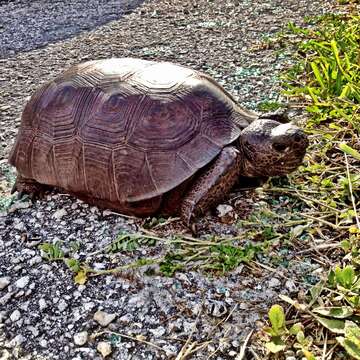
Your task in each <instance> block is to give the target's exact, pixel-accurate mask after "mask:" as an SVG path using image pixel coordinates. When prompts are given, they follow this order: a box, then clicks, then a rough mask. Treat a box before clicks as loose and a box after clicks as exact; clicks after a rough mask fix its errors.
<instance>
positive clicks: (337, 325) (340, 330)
mask: <svg viewBox="0 0 360 360" xmlns="http://www.w3.org/2000/svg"><path fill="white" fill-rule="evenodd" d="M315 319H316V320H317V321H318V322H319V323H320V324H321V325H322V326H324V327H326V328H327V329H329V330H330V331H332V332H333V333H336V334H344V333H345V321H344V320H337V319H328V318H324V317H321V316H315Z"/></svg>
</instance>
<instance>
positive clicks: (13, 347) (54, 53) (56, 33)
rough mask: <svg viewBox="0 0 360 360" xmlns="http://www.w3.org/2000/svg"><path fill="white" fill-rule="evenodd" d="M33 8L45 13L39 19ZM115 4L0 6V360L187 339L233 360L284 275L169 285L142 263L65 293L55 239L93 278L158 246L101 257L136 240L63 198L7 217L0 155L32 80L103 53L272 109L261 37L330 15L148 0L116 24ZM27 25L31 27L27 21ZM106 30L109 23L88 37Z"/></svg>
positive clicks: (128, 227) (272, 71) (164, 349)
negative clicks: (119, 243)
mask: <svg viewBox="0 0 360 360" xmlns="http://www.w3.org/2000/svg"><path fill="white" fill-rule="evenodd" d="M39 3H41V4H42V6H41V8H42V9H44V10H39V11H37V10H36V6H37V5H36V4H39ZM118 3H119V2H116V1H105V0H103V1H101V2H99V1H87V2H85V1H80V0H71V1H50V0H49V1H45V0H44V1H41V2H40V1H14V2H6V3H5V5H4V3H0V19H1V20H0V21H2V24H3V25H2V26H3V28H0V44H1V46H2V54H3V56H4V58H3V59H0V69H1V73H0V127H1V133H0V171H1V172H0V206H2V210H0V211H2V214H1V216H0V234H1V238H0V358H1V359H13V358H15V359H20V358H21V359H40V358H41V359H44V358H46V359H61V360H67V359H73V360H74V359H100V358H101V357H102V355H101V353H102V354H106V353H108V352H109V351H111V354H112V355H110V356H112V357H113V358H114V359H124V360H125V359H171V358H175V357H176V355H177V354H178V353H179V351H180V350H181V348H182V346H183V345H184V343H185V342H186V340H187V339H188V338H189V336H191V338H190V341H191V342H194V341H197V342H198V343H199V344H201V343H204V347H203V348H202V349H201V350H199V351H198V352H197V353H196V354H195V355H193V358H194V359H205V358H207V357H208V356H210V355H211V354H213V355H212V358H214V359H219V360H220V359H232V358H235V357H236V355H237V354H238V352H239V350H240V346H241V344H242V342H243V340H244V339H245V337H246V336H247V335H248V333H249V332H250V331H251V330H252V329H254V328H255V327H256V326H260V325H261V323H262V320H261V319H262V318H263V316H264V314H265V313H266V311H267V309H268V307H269V305H270V304H271V303H273V302H275V301H277V300H276V299H277V295H278V294H279V293H284V294H289V293H294V292H296V291H297V290H298V289H297V288H296V286H295V284H294V282H292V281H291V279H287V278H286V277H287V276H289V274H288V273H287V270H286V269H279V270H278V272H277V273H276V274H274V273H272V272H267V271H261V272H260V271H259V272H256V271H255V272H254V271H252V272H251V273H250V271H249V268H248V267H244V266H240V267H239V268H238V269H236V270H235V271H233V272H232V273H230V274H228V275H227V276H226V277H218V278H212V277H209V276H204V275H203V274H201V273H198V272H188V273H177V274H176V275H175V276H174V277H172V278H166V277H163V276H160V275H159V273H158V269H157V268H156V267H154V266H149V267H148V268H142V269H141V270H137V271H124V272H123V273H120V274H117V275H116V276H110V275H107V276H99V277H94V278H91V279H90V280H89V281H88V282H87V283H86V284H85V285H76V284H75V283H74V279H73V275H72V273H71V271H70V270H69V269H68V268H67V267H66V266H65V265H64V264H63V263H62V262H48V261H46V260H45V259H44V258H43V257H42V253H41V251H40V250H39V248H38V245H39V244H40V243H42V242H51V243H56V242H61V244H62V246H63V247H64V251H65V253H69V252H70V251H72V250H71V249H72V248H73V247H74V246H75V247H77V252H76V257H77V258H78V259H79V260H84V259H87V261H88V262H89V264H91V265H92V266H93V267H96V268H97V269H104V268H112V267H115V266H119V265H122V264H126V263H128V262H131V261H134V260H136V259H138V258H140V257H152V256H156V255H159V254H161V252H162V251H163V249H162V246H161V244H158V245H157V246H155V247H152V248H148V247H144V248H141V249H138V250H136V251H135V252H134V253H128V254H122V255H109V254H106V253H104V252H99V250H101V249H103V248H104V247H105V246H106V245H108V244H109V243H110V242H111V241H113V240H114V239H115V238H116V236H117V235H118V233H119V232H120V231H128V232H135V231H137V230H138V228H139V221H138V220H135V219H129V218H125V217H121V216H118V215H114V214H111V213H109V212H106V211H102V210H99V209H97V208H95V207H90V206H89V205H87V204H84V203H82V202H81V201H79V200H76V199H74V198H72V197H70V196H68V195H65V194H61V193H57V194H49V195H47V197H46V198H45V199H42V200H39V201H37V202H35V203H34V204H32V203H31V202H30V201H28V200H25V201H22V202H15V203H14V204H12V205H11V206H10V207H9V206H4V205H8V204H7V201H8V200H9V199H10V197H9V196H10V194H9V191H10V187H11V183H12V182H13V180H14V173H13V170H12V169H10V168H9V167H8V166H7V165H6V157H7V155H8V153H9V150H10V148H11V145H12V143H13V141H14V138H15V134H16V131H17V127H18V125H19V121H20V115H21V109H22V108H23V106H24V104H25V102H26V99H27V97H28V96H29V95H30V94H31V93H32V92H33V91H34V90H35V89H36V88H37V87H38V86H39V85H40V83H43V82H45V81H47V80H49V79H51V78H52V77H54V76H55V75H56V74H58V73H59V72H60V71H62V70H63V69H65V68H66V67H68V66H70V65H71V64H75V63H78V62H79V61H84V60H88V59H94V58H103V57H111V56H116V57H122V56H133V57H141V58H146V59H149V58H150V59H159V60H170V61H174V62H177V63H181V64H184V65H188V66H192V67H194V68H196V69H200V70H203V71H206V72H208V73H209V74H211V75H212V76H214V77H215V78H216V79H218V81H220V82H221V83H222V84H224V86H225V87H226V88H227V89H228V90H229V91H230V92H231V93H233V94H234V96H235V97H236V98H237V99H239V100H241V102H242V104H244V105H245V106H247V107H252V108H254V107H255V106H256V104H258V103H259V102H261V101H264V100H268V99H276V98H277V96H278V95H277V91H278V85H277V83H276V81H275V78H274V76H275V75H276V73H277V72H278V71H279V70H280V69H281V68H283V67H285V66H287V60H286V58H285V57H283V55H281V54H278V53H276V52H274V51H271V50H268V49H266V48H265V47H263V46H261V41H260V40H261V38H262V37H264V36H266V35H268V34H273V33H274V32H276V31H277V30H279V29H281V26H283V24H285V23H287V22H288V21H289V20H291V19H292V20H295V21H297V22H299V21H301V19H302V18H303V17H304V16H305V15H311V14H319V12H320V11H321V12H323V11H325V10H326V9H328V8H329V6H330V1H329V2H327V1H321V5H320V4H319V2H313V1H309V0H302V1H295V0H272V1H248V0H233V1H222V0H214V1H205V0H200V1H196V2H193V1H190V0H184V1H183V0H171V1H162V0H160V1H146V2H144V3H143V4H142V5H141V6H139V7H137V8H135V9H134V11H133V12H131V13H129V14H126V15H124V16H123V17H121V18H120V19H119V17H117V16H118V13H116V14H117V15H116V14H114V11H115V10H116V9H117V6H118V5H117V4H118ZM96 4H102V5H103V6H98V5H96ZM20 9H21V11H20ZM74 9H76V11H75V10H74ZM67 11H68V12H67ZM32 14H33V15H32ZM52 14H59V17H56V16H53V15H52ZM66 14H71V15H69V17H68V15H66ZM97 14H98V15H97ZM35 15H36V21H35V20H34V23H32V22H30V21H28V22H27V21H25V19H35ZM115 15H116V16H115ZM69 18H71V22H70V21H69V20H68V19H69ZM3 19H6V20H5V25H4V20H3ZM111 19H118V20H114V21H111V22H109V23H107V24H106V25H102V26H99V25H100V24H104V23H105V22H107V21H109V20H111ZM25 24H30V27H26V26H25ZM32 24H33V25H32ZM62 24H66V26H65V27H64V26H63V25H62ZM74 24H76V26H75V25H74ZM22 25H23V26H22ZM84 26H86V28H85V27H84ZM17 28H18V29H19V30H18V31H16V32H11V31H10V33H9V30H8V29H17ZM32 29H35V30H32ZM44 29H48V30H45V31H44ZM84 29H86V31H83V30H84ZM89 29H92V30H89ZM69 36H71V37H69ZM58 39H63V40H61V41H58ZM48 42H50V44H48V45H47V46H45V47H42V48H38V47H39V46H43V45H44V44H46V43H48ZM25 49H27V50H31V51H28V52H23V50H25ZM18 51H19V52H18ZM16 52H18V53H16ZM238 216H239V217H241V216H242V215H241V214H240V213H239V214H238ZM211 220H212V225H211V231H212V232H217V233H223V234H229V233H235V234H236V233H237V231H238V229H237V228H236V227H234V226H232V225H231V224H230V225H221V224H218V222H217V218H216V217H212V218H211ZM176 226H178V227H177V228H176ZM176 226H175V228H176V229H177V230H178V231H183V232H184V231H186V229H184V228H183V227H181V225H180V224H178V225H176ZM169 231H170V230H169ZM208 231H209V232H210V230H208ZM146 270H147V271H146ZM150 270H151V272H152V273H153V275H149V271H150ZM300 270H301V271H304V269H299V271H300ZM311 270H316V269H311ZM95 314H98V315H96V316H95ZM99 314H102V315H99ZM104 331H105V332H104ZM106 331H112V332H114V333H118V334H123V335H126V336H123V337H121V336H119V335H116V334H114V333H113V334H112V335H111V334H109V333H106ZM100 333H101V334H100ZM145 341H146V342H145ZM147 342H149V343H151V344H149V343H147ZM249 358H251V357H250V356H249Z"/></svg>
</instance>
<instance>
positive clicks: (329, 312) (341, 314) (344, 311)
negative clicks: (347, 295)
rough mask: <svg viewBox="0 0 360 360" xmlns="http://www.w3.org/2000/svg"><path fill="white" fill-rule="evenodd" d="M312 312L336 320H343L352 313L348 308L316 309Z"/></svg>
mask: <svg viewBox="0 0 360 360" xmlns="http://www.w3.org/2000/svg"><path fill="white" fill-rule="evenodd" d="M312 311H313V312H315V313H317V314H320V315H324V316H329V317H333V318H336V319H345V318H348V317H350V316H351V315H352V314H353V313H354V312H353V310H352V308H351V307H350V306H338V307H336V306H333V307H318V308H316V309H313V310H312Z"/></svg>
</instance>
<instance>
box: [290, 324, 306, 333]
mask: <svg viewBox="0 0 360 360" xmlns="http://www.w3.org/2000/svg"><path fill="white" fill-rule="evenodd" d="M303 328H304V327H303V325H302V324H301V323H296V324H294V325H293V326H292V327H291V328H290V330H289V333H290V334H291V335H297V334H298V333H299V332H300V331H302V330H303Z"/></svg>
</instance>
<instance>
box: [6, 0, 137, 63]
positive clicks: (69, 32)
mask: <svg viewBox="0 0 360 360" xmlns="http://www.w3.org/2000/svg"><path fill="white" fill-rule="evenodd" d="M143 2H144V0H5V1H4V0H0V58H6V57H9V56H12V55H15V54H16V53H18V52H21V51H30V50H33V49H36V48H39V47H43V46H45V45H47V44H49V43H53V42H56V41H59V40H62V39H66V38H69V37H72V36H75V35H77V34H79V33H81V32H83V31H88V30H91V29H94V28H96V27H98V26H100V25H103V24H105V23H107V22H109V21H112V20H116V19H119V18H121V17H122V16H123V15H125V14H128V13H130V12H131V11H133V10H134V9H135V8H136V7H138V6H139V5H141V4H142V3H143Z"/></svg>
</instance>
